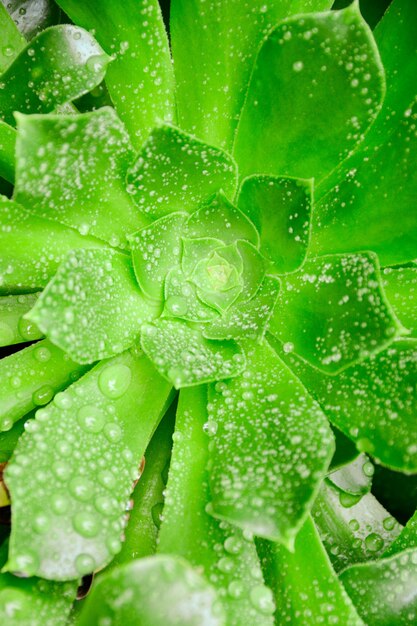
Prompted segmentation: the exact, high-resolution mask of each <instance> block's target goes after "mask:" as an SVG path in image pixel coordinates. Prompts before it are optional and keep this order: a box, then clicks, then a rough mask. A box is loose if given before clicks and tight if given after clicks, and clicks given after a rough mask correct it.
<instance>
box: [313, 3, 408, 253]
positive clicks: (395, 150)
mask: <svg viewBox="0 0 417 626" xmlns="http://www.w3.org/2000/svg"><path fill="white" fill-rule="evenodd" d="M375 37H376V41H377V44H378V47H379V49H380V51H381V56H382V61H383V64H384V67H385V69H386V72H387V97H386V100H385V103H384V106H383V109H382V111H381V113H380V115H379V116H378V118H377V120H376V122H375V124H374V125H373V126H372V128H371V129H370V131H369V134H368V136H367V137H366V139H365V141H364V143H363V145H362V146H361V147H360V150H358V151H357V152H356V153H355V154H353V155H352V157H351V158H349V159H348V160H347V161H346V162H345V163H343V164H342V165H341V166H340V168H339V169H338V170H337V171H335V172H334V175H332V176H330V177H329V179H328V180H326V181H324V182H323V184H322V185H321V186H320V188H319V189H318V190H317V197H318V198H320V200H319V201H318V203H317V207H316V211H315V220H314V228H313V236H312V251H313V252H314V253H316V254H323V253H329V252H345V251H347V250H352V251H355V250H374V251H375V252H377V253H378V255H379V257H380V261H381V264H382V265H390V264H395V263H404V262H408V261H412V260H413V259H415V258H416V250H417V213H416V211H413V210H410V207H412V206H413V204H414V202H415V197H416V193H417V170H416V168H415V158H414V155H415V154H416V151H417V132H416V120H417V104H416V103H417V88H416V82H415V76H416V74H417V4H416V3H415V2H414V1H413V0H394V2H393V3H392V4H391V6H390V8H389V10H388V11H387V13H386V14H385V16H384V17H383V19H382V20H381V22H380V23H379V25H378V27H377V29H376V31H375Z"/></svg>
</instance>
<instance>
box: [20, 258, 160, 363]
mask: <svg viewBox="0 0 417 626" xmlns="http://www.w3.org/2000/svg"><path fill="white" fill-rule="evenodd" d="M157 313H158V310H157V309H155V308H154V307H153V306H152V305H151V304H150V302H149V301H148V300H145V299H144V297H143V295H142V294H141V292H140V290H139V288H138V286H137V284H136V281H135V277H134V273H133V267H132V263H131V260H130V258H129V257H128V256H127V255H125V254H122V253H121V252H116V251H115V250H112V249H110V248H107V249H103V250H77V251H74V252H70V253H69V254H68V256H67V257H66V258H65V260H64V261H63V263H62V264H61V265H60V267H59V269H58V271H57V273H56V274H55V276H54V278H53V279H52V280H51V282H50V283H49V284H48V286H47V287H46V289H45V290H44V291H43V292H42V295H41V297H40V298H39V300H38V301H37V302H36V304H35V306H34V308H33V309H32V310H31V311H30V312H29V313H28V314H27V317H28V319H30V320H31V321H32V322H35V324H37V326H38V327H39V328H40V329H41V330H42V332H44V333H45V334H46V335H48V336H49V337H50V338H51V341H53V343H55V344H56V345H57V346H59V347H60V348H61V349H62V350H65V351H66V352H67V353H68V354H69V355H70V356H71V357H72V358H73V359H74V360H75V361H77V362H78V363H93V362H94V361H97V360H99V359H104V358H106V357H109V356H112V355H114V354H118V353H119V352H122V351H123V350H126V349H127V348H129V347H130V346H132V345H133V343H134V342H135V341H137V340H138V339H139V333H140V328H141V325H142V324H143V323H144V322H145V321H148V320H151V319H153V318H154V317H155V316H156V315H157Z"/></svg>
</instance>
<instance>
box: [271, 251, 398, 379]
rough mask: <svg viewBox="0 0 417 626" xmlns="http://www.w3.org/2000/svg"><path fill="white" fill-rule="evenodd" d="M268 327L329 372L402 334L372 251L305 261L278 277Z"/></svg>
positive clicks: (287, 348) (290, 347)
mask: <svg viewBox="0 0 417 626" xmlns="http://www.w3.org/2000/svg"><path fill="white" fill-rule="evenodd" d="M281 282H282V287H281V290H280V292H279V295H278V301H277V305H276V307H275V313H274V316H273V318H272V322H271V332H272V333H273V334H274V335H275V336H276V337H278V338H279V339H280V341H282V342H283V344H284V351H285V352H292V351H294V352H295V353H296V354H297V355H299V356H301V357H302V358H303V359H306V360H307V361H308V362H309V363H311V364H312V365H314V366H315V367H317V368H319V369H321V370H323V371H324V372H326V373H330V374H335V373H337V372H340V371H341V370H343V369H345V368H346V367H349V366H350V365H352V364H354V363H355V362H358V361H361V360H363V359H364V358H366V357H368V356H369V355H371V354H373V353H375V352H378V351H380V350H382V349H383V348H384V347H386V346H388V345H389V344H390V343H391V342H392V341H393V340H394V339H395V338H396V337H398V336H399V335H401V334H405V332H404V329H403V328H402V327H401V325H400V324H399V322H398V321H397V319H396V318H395V316H394V314H393V312H392V310H391V309H390V307H389V305H388V302H387V300H386V298H385V295H384V293H383V291H382V288H381V278H380V273H379V266H378V259H377V257H376V255H375V254H372V253H367V252H363V253H358V254H345V255H329V256H324V257H317V258H314V259H310V260H308V261H306V263H305V264H304V266H303V268H302V269H301V270H300V271H298V272H296V273H294V274H291V275H288V276H285V277H283V278H282V279H281Z"/></svg>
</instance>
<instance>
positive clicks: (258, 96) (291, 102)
mask: <svg viewBox="0 0 417 626" xmlns="http://www.w3.org/2000/svg"><path fill="white" fill-rule="evenodd" d="M384 92H385V83H384V72H383V68H382V64H381V61H380V58H379V54H378V50H377V48H376V45H375V42H374V39H373V37H372V33H371V32H370V30H369V27H368V25H367V24H366V22H365V21H364V19H363V18H362V16H361V14H360V11H359V4H358V3H357V2H354V3H353V4H352V5H351V6H350V7H348V8H347V9H344V10H343V11H332V12H328V13H319V14H312V15H302V16H297V17H294V18H291V19H288V20H286V21H284V22H282V23H281V24H280V25H279V26H277V28H276V29H274V30H273V31H272V32H271V33H270V34H269V35H268V37H267V39H266V40H265V42H264V44H263V46H262V47H261V49H260V51H259V54H258V57H257V59H256V62H255V67H254V71H253V74H252V77H251V81H250V85H249V88H248V92H247V95H246V100H245V104H244V107H243V110H242V114H241V117H240V122H239V126H238V130H237V135H236V143H235V146H234V155H235V158H236V160H237V162H238V164H239V173H240V175H241V176H242V177H243V176H248V175H250V174H272V175H276V176H296V177H299V178H312V177H314V178H316V179H318V180H320V179H322V178H323V177H324V176H326V175H327V174H329V172H331V171H332V170H333V169H334V168H335V167H336V166H337V165H338V164H339V162H340V161H341V160H342V159H344V158H345V157H346V156H348V154H349V152H350V151H351V150H352V149H353V148H355V146H356V145H357V144H358V142H360V141H361V139H362V138H363V134H364V133H365V132H366V130H367V129H368V127H369V125H370V124H371V123H372V122H373V120H374V119H375V117H376V115H377V114H378V112H379V109H380V106H381V102H382V99H383V96H384ZM329 119H331V123H329Z"/></svg>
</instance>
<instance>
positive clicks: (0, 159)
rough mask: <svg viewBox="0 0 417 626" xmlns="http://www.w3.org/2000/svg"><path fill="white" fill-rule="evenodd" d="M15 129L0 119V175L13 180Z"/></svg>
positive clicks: (11, 181)
mask: <svg viewBox="0 0 417 626" xmlns="http://www.w3.org/2000/svg"><path fill="white" fill-rule="evenodd" d="M15 147H16V131H15V129H14V128H12V127H11V126H9V125H8V124H6V123H5V122H3V121H1V120H0V176H1V177H2V178H5V179H6V180H7V181H8V182H9V183H13V182H14V167H15V165H14V161H15V159H14V153H15Z"/></svg>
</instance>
